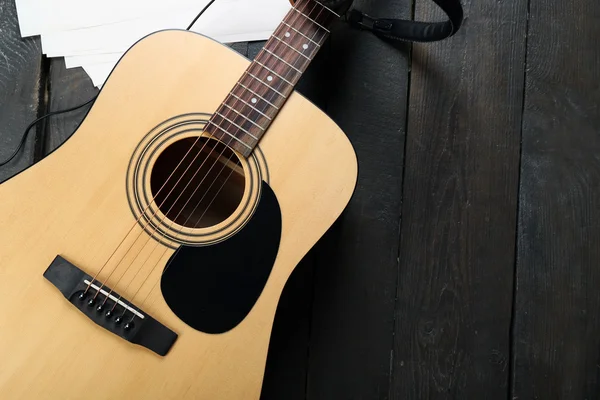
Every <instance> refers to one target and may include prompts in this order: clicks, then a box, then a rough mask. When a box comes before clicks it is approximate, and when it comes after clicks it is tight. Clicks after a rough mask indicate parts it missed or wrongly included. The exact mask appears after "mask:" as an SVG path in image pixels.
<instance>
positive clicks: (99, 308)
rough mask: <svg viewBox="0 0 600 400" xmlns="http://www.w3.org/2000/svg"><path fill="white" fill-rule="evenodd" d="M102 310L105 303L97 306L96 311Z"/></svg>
mask: <svg viewBox="0 0 600 400" xmlns="http://www.w3.org/2000/svg"><path fill="white" fill-rule="evenodd" d="M102 310H104V305H103V304H99V305H98V307H96V311H98V312H102Z"/></svg>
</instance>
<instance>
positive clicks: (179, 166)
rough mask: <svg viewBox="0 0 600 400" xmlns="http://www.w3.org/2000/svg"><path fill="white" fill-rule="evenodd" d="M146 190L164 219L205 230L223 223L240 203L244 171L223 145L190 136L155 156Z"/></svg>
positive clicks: (243, 184) (233, 154)
mask: <svg viewBox="0 0 600 400" xmlns="http://www.w3.org/2000/svg"><path fill="white" fill-rule="evenodd" d="M190 149H191V150H190ZM150 187H151V191H152V195H153V196H154V198H155V204H156V205H157V206H158V207H159V208H160V210H161V211H162V212H163V214H165V215H166V216H167V218H168V219H170V220H171V221H175V222H176V223H178V224H179V225H182V226H185V227H188V228H206V227H209V226H214V225H216V224H218V223H220V222H223V221H224V220H226V219H227V218H228V217H229V216H230V215H231V214H233V212H234V211H235V210H236V208H237V207H238V205H239V204H240V202H241V200H242V197H243V195H244V187H245V177H244V169H243V168H242V165H241V162H240V160H239V159H238V157H237V156H236V154H235V153H234V152H233V151H232V150H231V149H230V148H229V147H227V146H225V145H224V144H223V143H221V142H219V141H217V140H214V139H207V138H204V137H202V138H197V137H190V138H186V139H182V140H179V141H177V142H174V143H173V144H171V145H169V147H167V148H166V149H165V150H164V151H163V152H162V153H161V154H160V155H159V156H158V158H157V160H156V163H155V164H154V166H153V168H152V173H151V177H150Z"/></svg>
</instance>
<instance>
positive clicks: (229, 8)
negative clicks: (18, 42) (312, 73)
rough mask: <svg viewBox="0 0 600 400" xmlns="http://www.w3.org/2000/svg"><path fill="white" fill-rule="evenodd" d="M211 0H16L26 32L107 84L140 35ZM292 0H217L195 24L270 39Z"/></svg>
mask: <svg viewBox="0 0 600 400" xmlns="http://www.w3.org/2000/svg"><path fill="white" fill-rule="evenodd" d="M209 1H210V0H103V1H91V0H16V5H17V13H18V16H19V25H20V29H21V35H22V36H23V37H26V36H34V35H41V41H42V51H43V52H44V54H46V55H47V56H48V57H65V64H66V66H67V68H72V67H78V66H81V67H83V69H84V70H85V71H86V72H87V73H88V75H89V76H90V77H91V79H92V81H93V82H94V85H96V86H98V87H99V86H101V85H102V84H103V83H104V81H105V80H106V78H107V77H108V75H109V74H110V71H111V70H112V68H113V67H114V65H115V64H116V63H117V61H118V60H119V58H120V57H121V55H123V53H124V52H125V51H126V50H127V49H128V48H129V47H131V45H132V44H134V43H135V42H136V41H137V40H139V39H141V38H142V37H144V36H146V35H147V34H149V33H152V32H155V31H159V30H162V29H186V28H187V27H188V26H189V25H190V23H191V22H192V21H193V20H194V18H196V16H197V15H198V13H199V12H200V11H201V10H202V9H203V8H204V7H205V6H206V5H207V4H208V3H209ZM289 8H290V3H289V1H288V0H216V1H215V2H214V3H213V4H212V5H211V6H210V8H209V9H208V10H207V11H206V12H205V13H204V14H203V15H202V16H201V17H200V18H199V19H198V20H197V21H196V23H195V24H194V25H193V26H192V28H191V30H192V31H194V32H199V33H202V34H204V35H207V36H209V37H212V38H214V39H216V40H219V41H221V42H223V43H231V42H240V41H250V40H264V39H267V38H268V37H269V36H270V35H271V33H273V31H274V30H275V28H276V27H277V25H278V24H279V22H280V21H281V20H282V19H283V17H284V15H285V13H286V12H287V11H288V10H289Z"/></svg>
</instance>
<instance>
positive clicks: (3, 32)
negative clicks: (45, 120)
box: [0, 0, 42, 182]
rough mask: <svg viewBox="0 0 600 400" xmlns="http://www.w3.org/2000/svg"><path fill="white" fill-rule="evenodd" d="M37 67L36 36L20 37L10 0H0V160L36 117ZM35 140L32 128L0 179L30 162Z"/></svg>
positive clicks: (39, 60) (0, 171)
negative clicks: (23, 144)
mask: <svg viewBox="0 0 600 400" xmlns="http://www.w3.org/2000/svg"><path fill="white" fill-rule="evenodd" d="M41 67H42V50H41V45H40V40H39V38H27V39H22V38H21V36H20V33H19V27H18V22H17V13H16V9H15V4H14V0H0V122H1V123H2V125H1V126H0V161H4V160H6V159H7V158H8V157H9V156H10V155H11V154H12V153H13V152H14V150H15V149H16V148H17V147H18V146H19V143H20V141H21V138H22V136H23V134H24V131H25V128H26V127H27V126H28V125H29V124H30V123H31V122H32V121H33V120H34V119H36V118H37V116H38V115H37V114H38V107H39V103H40V98H39V95H40V78H41ZM35 143H36V131H35V130H34V131H33V132H31V133H30V134H29V138H28V140H27V143H26V145H25V147H24V149H23V151H22V152H21V153H20V154H19V155H18V156H17V158H15V159H14V160H13V161H12V162H11V163H10V164H7V165H6V166H4V167H0V182H1V181H3V180H4V179H6V178H8V177H10V176H12V175H13V174H15V173H17V172H19V171H21V170H23V169H24V168H27V167H28V166H29V165H30V164H31V163H32V162H33V161H34V147H35Z"/></svg>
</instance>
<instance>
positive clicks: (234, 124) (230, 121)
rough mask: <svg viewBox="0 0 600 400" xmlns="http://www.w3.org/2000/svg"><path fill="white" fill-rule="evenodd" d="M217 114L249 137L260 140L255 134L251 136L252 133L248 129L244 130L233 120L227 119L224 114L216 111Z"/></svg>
mask: <svg viewBox="0 0 600 400" xmlns="http://www.w3.org/2000/svg"><path fill="white" fill-rule="evenodd" d="M216 114H217V115H219V116H220V117H221V118H223V119H224V120H226V121H227V122H229V123H230V124H231V125H233V126H235V127H237V128H238V129H240V130H241V131H242V132H244V133H245V134H247V135H249V136H250V137H251V138H252V139H254V140H258V138H257V137H256V136H254V135H253V134H251V133H250V132H248V131H247V130H246V129H244V128H242V127H241V126H239V125H238V124H236V123H235V122H233V121H232V120H230V119H229V118H227V117H226V116H224V115H223V114H221V113H220V112H218V111H216Z"/></svg>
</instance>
